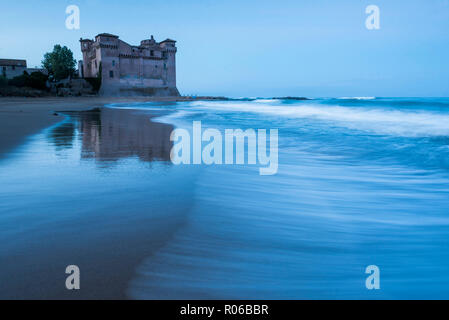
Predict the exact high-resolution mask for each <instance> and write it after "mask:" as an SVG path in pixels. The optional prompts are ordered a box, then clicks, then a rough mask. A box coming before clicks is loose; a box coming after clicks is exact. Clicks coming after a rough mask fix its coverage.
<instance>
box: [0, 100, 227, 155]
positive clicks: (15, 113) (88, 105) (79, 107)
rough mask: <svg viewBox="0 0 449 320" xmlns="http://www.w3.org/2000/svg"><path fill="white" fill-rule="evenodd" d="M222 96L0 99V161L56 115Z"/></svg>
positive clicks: (44, 126) (57, 117) (55, 120)
mask: <svg viewBox="0 0 449 320" xmlns="http://www.w3.org/2000/svg"><path fill="white" fill-rule="evenodd" d="M226 99H227V98H225V97H195V98H192V97H99V96H92V97H36V98H22V97H1V98H0V137H1V138H0V159H3V158H5V157H6V154H7V153H8V152H11V151H13V150H14V149H15V148H17V147H19V146H20V145H21V144H23V142H24V141H26V139H27V138H28V137H29V136H31V135H33V134H36V133H38V132H40V131H41V130H43V129H45V128H48V127H50V126H52V125H54V124H56V123H58V122H60V121H62V120H63V119H64V116H63V115H61V114H55V113H56V112H64V111H85V110H89V109H92V108H96V107H102V106H104V105H106V104H109V103H133V102H177V101H199V100H226Z"/></svg>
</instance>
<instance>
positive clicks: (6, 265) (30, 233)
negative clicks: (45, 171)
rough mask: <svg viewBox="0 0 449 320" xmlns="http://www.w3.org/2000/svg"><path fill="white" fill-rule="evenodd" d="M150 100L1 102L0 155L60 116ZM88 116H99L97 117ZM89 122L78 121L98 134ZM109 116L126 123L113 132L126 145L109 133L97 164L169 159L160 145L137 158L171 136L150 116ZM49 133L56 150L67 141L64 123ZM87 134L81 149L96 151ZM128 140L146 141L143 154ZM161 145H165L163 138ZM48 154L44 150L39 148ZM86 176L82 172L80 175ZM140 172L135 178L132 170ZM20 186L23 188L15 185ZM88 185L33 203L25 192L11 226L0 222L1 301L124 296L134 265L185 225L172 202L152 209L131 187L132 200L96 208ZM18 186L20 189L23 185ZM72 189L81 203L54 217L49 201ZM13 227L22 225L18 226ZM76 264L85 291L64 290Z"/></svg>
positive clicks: (110, 201) (8, 153)
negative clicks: (35, 219) (128, 159)
mask: <svg viewBox="0 0 449 320" xmlns="http://www.w3.org/2000/svg"><path fill="white" fill-rule="evenodd" d="M148 100H149V99H148V98H134V99H129V98H126V99H117V98H114V99H112V98H111V99H110V98H97V97H94V98H43V99H40V98H38V99H21V98H14V99H1V100H0V135H1V137H2V138H1V139H0V158H1V159H7V158H8V157H11V155H12V154H14V152H16V151H15V150H16V149H17V148H18V147H19V146H23V145H27V144H29V143H28V141H27V139H30V137H32V136H35V135H36V134H41V135H42V132H44V131H45V130H46V131H48V130H50V129H46V128H49V127H51V126H52V125H55V124H56V123H59V122H62V121H63V120H64V119H66V116H65V115H63V114H61V112H69V111H85V110H90V109H93V108H97V107H101V106H103V105H105V104H107V103H112V102H114V103H117V102H130V101H132V102H136V101H148ZM168 100H171V99H164V101H168ZM152 101H154V100H152ZM159 101H160V99H159ZM128 115H129V116H128ZM93 116H94V118H95V117H96V115H95V114H93ZM89 117H90V116H89V113H88V116H87V117H84V118H83V119H84V120H80V121H81V125H83V126H84V128H87V129H86V130H88V131H89V132H91V131H92V130H98V128H95V127H92V125H91V124H95V119H90V118H89ZM107 117H108V118H107V119H102V121H103V122H104V121H109V123H112V124H115V125H116V127H117V128H118V127H120V126H121V125H120V124H117V122H120V123H121V124H123V121H125V122H126V127H128V128H129V129H130V131H128V133H126V132H125V133H124V132H123V131H120V132H119V133H117V134H120V135H122V136H123V134H125V135H126V137H127V138H126V140H124V141H123V142H120V143H122V146H120V145H117V143H116V142H117V141H118V139H117V137H114V136H111V137H110V138H109V139H110V146H111V148H112V149H107V148H106V149H105V150H106V151H104V152H99V153H98V154H96V155H94V157H97V159H96V160H95V161H100V162H101V161H103V160H104V161H106V162H107V161H109V160H111V159H110V156H112V157H115V156H116V155H118V157H120V158H121V157H129V156H133V155H137V156H139V157H140V158H141V160H142V161H143V162H146V161H148V162H151V161H153V160H154V159H153V156H154V157H159V158H167V154H166V152H167V150H169V149H168V147H166V148H163V154H161V153H160V152H159V153H158V152H157V150H156V151H154V150H152V151H153V155H152V156H151V157H148V155H147V154H139V152H141V153H142V152H145V151H144V150H145V148H153V149H159V148H160V146H159V145H157V141H155V140H156V139H159V140H161V137H164V136H167V135H169V133H170V131H171V128H170V126H166V125H162V124H150V122H149V121H148V120H147V119H148V117H138V116H132V115H131V113H130V112H127V111H126V110H125V111H122V112H120V115H119V116H117V113H114V112H112V115H107ZM52 128H53V127H52ZM54 128H55V129H51V130H50V131H49V133H48V134H49V137H51V139H52V141H53V142H52V143H54V144H55V146H56V147H57V148H58V146H59V147H60V146H62V147H63V145H64V143H65V141H66V140H64V139H67V136H66V134H67V132H66V131H64V130H66V128H65V127H64V125H62V126H61V125H59V126H56V127H54ZM113 134H115V133H113ZM136 135H144V136H145V137H147V139H146V140H144V141H143V142H142V140H141V139H140V138H139V137H138V136H136ZM86 137H87V138H86V139H87V140H86V141H83V144H84V147H83V148H84V149H86V150H87V149H88V151H89V150H93V149H94V148H95V146H93V145H92V147H90V143H91V142H90V141H88V140H89V139H90V138H89V135H87V134H86ZM49 139H50V138H49ZM103 139H105V137H103ZM133 139H134V140H135V141H137V142H136V143H141V144H143V145H140V146H138V147H140V148H141V150H140V149H138V150H133V149H131V148H128V147H127V144H128V143H130V141H131V140H133ZM162 140H163V141H165V140H167V141H168V138H167V139H162ZM117 148H120V149H121V150H122V149H123V148H125V149H126V148H128V149H129V151H128V152H127V153H126V154H120V152H119V151H117V150H118V149H117ZM86 150H85V151H86ZM142 150H143V151H142ZM19 153H20V152H19ZM45 153H46V151H44V154H45ZM109 153H110V154H109ZM21 154H22V155H27V154H29V151H24V152H23V153H21ZM103 158H104V159H103ZM117 159H118V158H117ZM3 164H5V162H3ZM22 168H23V166H22ZM53 169H54V170H55V171H57V170H58V168H57V166H54V165H52V167H51V168H50V170H53ZM19 170H21V169H19ZM64 170H67V171H68V170H69V169H68V168H66V167H64ZM8 171H9V172H8ZM84 172H85V171H84V170H82V171H81V174H83V173H84ZM3 173H4V174H6V175H7V176H9V175H15V173H14V172H12V171H11V170H8V169H5V170H4V171H3ZM127 174H128V173H127ZM137 174H140V173H139V172H137ZM50 175H51V174H50ZM56 175H57V174H56ZM68 175H70V173H69V172H67V175H65V174H64V175H62V176H61V175H60V176H61V177H60V178H61V179H62V180H60V181H62V183H64V181H68V180H70V178H69V176H68ZM24 183H26V181H24ZM17 184H18V185H19V184H21V183H20V182H18V180H17ZM51 184H52V183H51V182H48V181H46V182H44V183H42V184H41V186H42V187H43V188H46V187H47V186H49V185H51ZM60 184H61V182H57V183H55V185H60ZM85 184H88V182H86V181H80V185H79V187H77V188H75V189H70V191H67V192H64V190H63V187H58V189H59V190H58V191H57V192H56V193H55V194H53V195H50V194H45V196H44V197H41V196H39V197H38V198H37V199H36V201H37V202H36V203H35V204H34V205H31V204H30V203H33V200H32V199H33V195H32V194H31V195H28V196H26V198H27V201H30V202H29V203H27V204H24V206H23V207H22V208H21V209H18V208H17V209H15V210H14V212H16V214H15V218H14V220H15V222H14V223H13V224H11V225H8V223H7V222H5V223H4V225H3V227H2V230H3V231H2V233H3V235H4V237H5V238H2V237H0V238H2V239H3V243H4V245H3V246H1V248H0V255H1V256H2V274H1V282H2V287H3V290H2V291H1V292H0V297H1V298H2V299H5V298H6V299H89V298H98V299H126V298H127V293H126V291H127V286H128V282H129V281H130V280H131V278H132V276H133V275H134V270H135V268H136V267H137V266H138V265H139V264H140V263H141V262H142V260H143V259H144V258H146V257H148V256H150V255H151V254H152V253H153V252H154V250H156V249H157V248H159V247H160V246H162V245H164V244H165V242H166V240H167V239H168V238H170V237H171V235H172V233H173V232H174V231H175V230H176V228H177V226H178V225H179V224H180V223H182V221H183V217H182V214H180V213H182V210H183V208H182V207H178V206H177V205H176V204H175V205H168V206H165V202H164V201H161V202H159V203H157V204H155V203H154V202H148V201H146V200H145V197H144V196H138V195H137V196H136V194H138V193H139V192H143V191H142V190H144V189H142V188H140V189H139V188H137V187H136V190H135V192H134V193H133V195H132V196H131V195H130V198H128V197H119V198H116V199H113V198H110V199H108V201H106V202H104V203H103V204H102V205H101V206H97V203H98V201H97V200H94V199H93V198H92V197H93V193H94V192H95V190H90V189H89V187H87V185H85ZM21 185H22V186H23V184H21ZM136 185H138V183H136ZM133 187H134V186H133ZM20 188H22V187H20ZM100 188H101V185H100ZM73 190H75V192H80V194H79V195H78V199H79V201H80V203H82V204H81V205H80V207H79V208H75V207H76V204H75V205H74V204H73V203H72V204H69V203H67V205H69V207H68V208H67V210H65V212H62V211H61V210H60V209H58V210H57V211H55V212H53V213H52V212H51V211H52V209H51V207H52V203H55V202H58V200H57V199H58V198H59V197H61V198H64V197H67V196H70V195H69V194H70V193H73V192H74V191H73ZM161 190H162V189H161ZM161 192H162V191H161ZM162 197H163V195H162ZM154 198H161V196H157V197H151V199H154ZM156 206H157V208H156ZM130 207H132V210H131V209H130ZM149 208H150V209H152V208H154V211H152V212H149ZM40 210H42V211H40ZM82 211H88V212H91V214H83V215H77V213H78V212H82ZM46 212H48V213H46ZM29 214H32V215H36V216H38V217H39V218H38V219H39V220H38V221H39V222H38V223H39V224H41V225H42V226H41V227H37V226H33V223H32V222H31V221H32V220H33V219H32V218H31V217H30V216H29ZM60 214H62V215H68V216H69V217H70V216H72V215H73V217H72V218H64V220H62V221H58V222H57V223H56V224H54V223H55V221H54V217H55V216H57V215H60ZM93 216H95V217H96V218H93ZM16 219H17V220H16ZM21 219H23V220H21ZM20 221H22V222H20ZM155 221H156V222H155ZM30 222H31V223H30ZM18 225H20V226H21V227H20V228H19V227H18ZM9 233H12V234H15V236H14V238H15V239H16V240H14V241H13V240H12V239H11V238H9V236H8V234H9ZM7 243H9V244H7ZM13 243H14V244H13ZM74 261H76V264H77V265H79V266H80V268H82V269H83V287H84V288H86V289H85V290H80V291H78V292H74V291H72V292H71V291H68V290H66V289H65V288H64V286H63V285H62V286H61V284H63V283H64V279H65V276H66V275H65V274H64V270H65V267H66V266H67V265H70V264H72V263H74Z"/></svg>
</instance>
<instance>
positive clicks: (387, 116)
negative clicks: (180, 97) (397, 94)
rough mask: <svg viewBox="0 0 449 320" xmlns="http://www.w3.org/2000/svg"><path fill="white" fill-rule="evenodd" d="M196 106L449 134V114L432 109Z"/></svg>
mask: <svg viewBox="0 0 449 320" xmlns="http://www.w3.org/2000/svg"><path fill="white" fill-rule="evenodd" d="M190 108H193V109H194V110H195V109H196V110H209V111H211V112H217V111H218V112H227V111H232V112H251V113H259V114H264V115H268V116H274V117H285V118H290V119H315V120H321V121H329V122H332V124H333V125H337V126H341V127H346V128H349V129H356V130H362V131H368V132H371V133H375V134H386V135H396V136H408V137H416V136H449V115H446V114H440V113H436V112H431V111H411V110H410V111H406V110H391V109H383V108H362V107H343V106H325V105H318V104H317V105H314V104H301V105H288V106H286V105H269V104H267V103H257V102H232V103H227V102H205V101H200V102H194V103H192V104H191V107H190Z"/></svg>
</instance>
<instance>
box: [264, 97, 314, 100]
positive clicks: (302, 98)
mask: <svg viewBox="0 0 449 320" xmlns="http://www.w3.org/2000/svg"><path fill="white" fill-rule="evenodd" d="M271 99H278V100H312V99H310V98H306V97H277V98H271Z"/></svg>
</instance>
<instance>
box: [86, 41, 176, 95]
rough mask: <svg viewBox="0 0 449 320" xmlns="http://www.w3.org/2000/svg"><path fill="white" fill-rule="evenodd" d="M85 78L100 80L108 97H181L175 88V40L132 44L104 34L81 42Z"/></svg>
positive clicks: (102, 89)
mask: <svg viewBox="0 0 449 320" xmlns="http://www.w3.org/2000/svg"><path fill="white" fill-rule="evenodd" d="M80 43H81V51H82V52H83V61H80V65H79V67H80V68H79V69H80V73H81V76H82V77H83V78H96V77H101V89H100V93H101V94H105V95H134V94H144V95H155V96H178V95H179V92H178V89H177V88H176V51H177V49H176V45H175V43H176V41H174V40H170V39H166V40H164V41H162V42H156V41H155V40H154V38H153V36H151V39H148V40H142V41H141V42H140V45H139V46H133V45H130V44H128V43H126V42H124V41H122V40H120V39H119V37H118V36H115V35H113V34H108V33H101V34H99V35H97V36H96V37H95V41H94V40H90V39H80Z"/></svg>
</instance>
